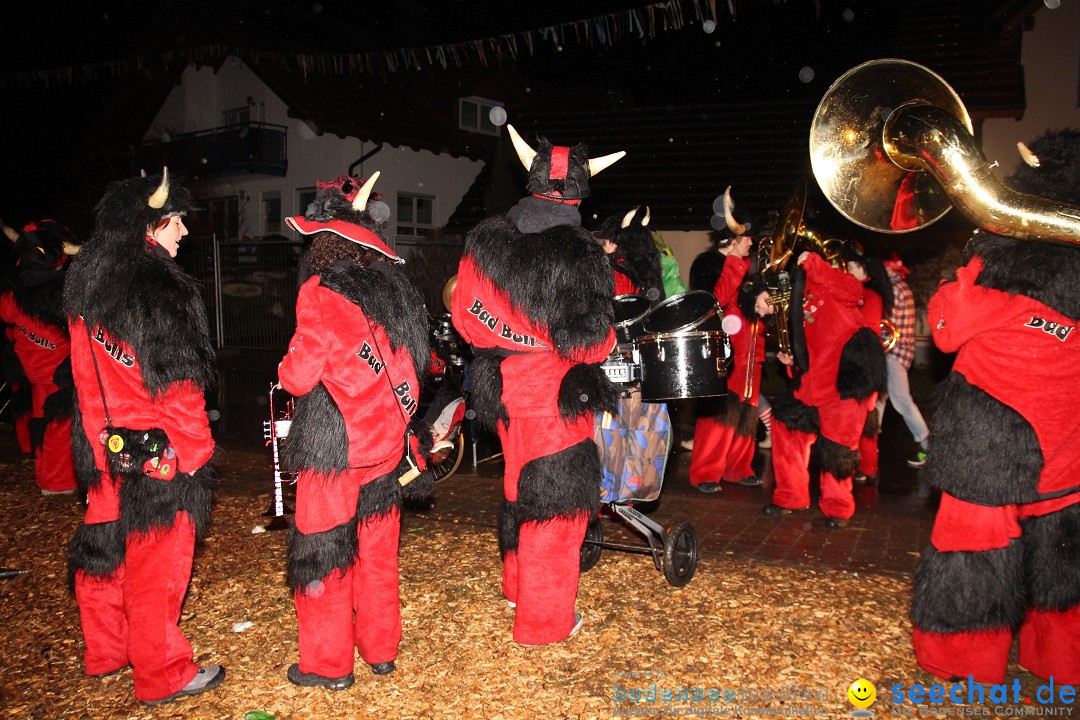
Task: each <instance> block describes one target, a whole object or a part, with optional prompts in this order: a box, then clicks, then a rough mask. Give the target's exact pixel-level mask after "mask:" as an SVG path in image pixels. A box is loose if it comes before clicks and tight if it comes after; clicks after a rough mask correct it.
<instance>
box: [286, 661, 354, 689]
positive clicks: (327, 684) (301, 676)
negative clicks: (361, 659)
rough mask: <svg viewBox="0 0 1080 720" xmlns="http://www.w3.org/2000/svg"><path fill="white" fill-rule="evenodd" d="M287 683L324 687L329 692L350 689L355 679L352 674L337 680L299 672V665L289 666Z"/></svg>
mask: <svg viewBox="0 0 1080 720" xmlns="http://www.w3.org/2000/svg"><path fill="white" fill-rule="evenodd" d="M287 675H288V676H289V682H291V683H292V684H293V685H299V686H300V687H324V688H327V689H329V690H345V689H346V688H349V687H352V684H353V682H354V681H355V678H354V677H353V674H352V673H349V674H348V675H345V676H342V677H339V678H328V677H324V676H322V675H316V674H315V673H306V672H300V663H293V664H292V665H290V666H289V671H288V673H287Z"/></svg>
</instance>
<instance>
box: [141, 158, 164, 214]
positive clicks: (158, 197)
mask: <svg viewBox="0 0 1080 720" xmlns="http://www.w3.org/2000/svg"><path fill="white" fill-rule="evenodd" d="M168 199H169V168H167V167H166V168H162V170H161V184H160V185H158V189H157V190H155V191H154V194H153V195H151V196H150V199H149V200H147V201H146V204H147V205H149V206H150V207H152V208H154V209H155V210H160V209H161V208H163V207H165V203H166V202H167V201H168Z"/></svg>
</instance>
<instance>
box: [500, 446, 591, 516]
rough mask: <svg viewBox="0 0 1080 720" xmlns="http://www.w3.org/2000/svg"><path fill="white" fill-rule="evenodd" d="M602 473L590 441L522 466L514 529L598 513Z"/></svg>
mask: <svg viewBox="0 0 1080 720" xmlns="http://www.w3.org/2000/svg"><path fill="white" fill-rule="evenodd" d="M602 472H603V467H602V465H601V464H600V454H599V453H598V452H597V450H596V443H595V442H593V441H592V440H591V439H586V440H582V441H581V442H579V443H578V444H577V445H572V446H571V447H568V448H566V449H565V450H563V451H561V452H557V453H555V454H554V455H547V456H545V457H542V458H537V459H536V460H531V461H530V462H528V463H526V464H525V466H524V467H522V468H521V476H520V478H519V479H518V501H517V503H514V505H515V506H516V507H515V515H516V520H517V522H518V525H520V524H521V523H525V522H538V521H543V520H550V519H551V518H555V517H564V518H570V517H573V516H575V515H578V514H580V513H585V515H586V516H587V517H593V516H594V515H596V513H597V512H598V511H599V509H600V478H601V473H602Z"/></svg>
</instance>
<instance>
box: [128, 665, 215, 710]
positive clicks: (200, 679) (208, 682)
mask: <svg viewBox="0 0 1080 720" xmlns="http://www.w3.org/2000/svg"><path fill="white" fill-rule="evenodd" d="M224 679H225V668H223V667H222V666H221V665H207V666H206V667H201V668H199V672H197V673H195V677H193V678H191V682H189V683H188V684H187V685H185V686H184V687H182V688H180V689H179V690H177V691H176V692H174V693H173V694H172V695H169V696H168V697H163V698H161V699H160V700H143V701H142V703H143V705H163V704H165V703H167V702H172V701H173V700H176V699H177V698H182V697H188V696H190V695H199V694H200V693H204V692H206V691H207V690H213V689H214V688H216V687H217V686H218V685H220V684H221V681H222V680H224Z"/></svg>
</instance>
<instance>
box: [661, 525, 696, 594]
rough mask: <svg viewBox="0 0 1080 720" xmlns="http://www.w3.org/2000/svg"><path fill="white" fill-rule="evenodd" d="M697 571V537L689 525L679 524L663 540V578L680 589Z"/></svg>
mask: <svg viewBox="0 0 1080 720" xmlns="http://www.w3.org/2000/svg"><path fill="white" fill-rule="evenodd" d="M695 569H697V536H696V535H695V534H694V527H693V526H692V525H691V524H690V523H685V522H682V523H679V524H678V525H676V526H675V527H673V528H670V529H669V530H668V531H667V538H666V539H665V540H664V577H665V578H667V581H668V582H669V583H670V584H672V585H674V586H675V587H682V586H683V585H685V584H686V583H688V582H690V578H692V577H694V570H695Z"/></svg>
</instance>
